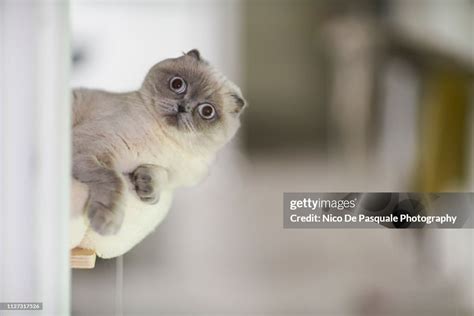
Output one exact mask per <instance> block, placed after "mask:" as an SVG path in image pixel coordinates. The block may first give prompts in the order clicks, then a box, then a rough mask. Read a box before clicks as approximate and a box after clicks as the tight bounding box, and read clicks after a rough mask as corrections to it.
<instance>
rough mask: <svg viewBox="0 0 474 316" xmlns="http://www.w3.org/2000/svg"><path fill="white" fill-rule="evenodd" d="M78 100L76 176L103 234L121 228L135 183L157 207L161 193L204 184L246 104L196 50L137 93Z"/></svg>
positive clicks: (159, 68)
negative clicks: (125, 199)
mask: <svg viewBox="0 0 474 316" xmlns="http://www.w3.org/2000/svg"><path fill="white" fill-rule="evenodd" d="M73 99H74V101H73V177H74V178H76V179H77V180H79V181H80V182H83V183H85V184H87V185H88V187H89V192H90V194H89V201H88V204H87V207H86V211H87V215H88V218H89V221H90V225H91V227H92V229H93V230H95V231H96V232H98V233H99V234H102V235H110V234H115V233H116V232H117V231H118V230H119V229H120V227H121V224H122V222H123V218H124V214H125V210H124V207H123V203H122V200H123V196H124V194H126V192H127V183H132V185H133V186H134V189H135V191H136V194H137V198H139V199H141V200H142V201H143V202H144V203H150V204H154V203H157V202H158V200H159V194H160V190H163V189H174V188H177V187H180V186H189V185H194V184H196V183H197V182H198V181H199V180H200V179H202V177H203V176H205V175H206V174H207V170H208V167H209V165H210V163H211V162H212V161H213V158H214V156H215V154H216V152H217V151H218V149H219V148H221V147H222V146H223V145H224V144H225V143H227V142H228V141H229V140H230V139H231V138H232V136H233V135H234V134H235V133H236V131H237V129H238V128H239V125H240V121H239V115H240V113H241V112H242V110H243V108H244V107H245V104H246V102H245V101H244V99H243V97H242V94H241V92H240V89H239V88H238V87H237V86H236V85H235V84H233V83H232V82H230V81H229V80H227V79H226V78H225V77H224V76H223V75H222V74H220V73H219V72H218V71H217V70H216V69H215V68H213V67H212V66H210V65H209V64H208V63H207V62H206V61H205V60H203V59H202V58H201V56H200V53H199V52H198V51H197V50H195V49H194V50H191V51H189V52H188V53H186V54H184V55H183V56H181V57H178V58H171V59H166V60H163V61H161V62H159V63H158V64H156V65H154V66H153V67H152V68H151V70H150V71H149V72H148V74H147V75H146V77H145V80H144V82H143V84H142V86H141V87H140V88H139V89H138V90H136V91H132V92H127V93H112V92H106V91H101V90H91V89H76V90H74V92H73ZM127 177H128V178H129V179H127Z"/></svg>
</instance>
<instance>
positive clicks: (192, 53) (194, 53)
mask: <svg viewBox="0 0 474 316" xmlns="http://www.w3.org/2000/svg"><path fill="white" fill-rule="evenodd" d="M186 55H188V56H191V57H193V58H195V59H196V60H197V61H201V53H200V52H199V51H198V50H197V49H195V48H194V49H191V50H190V51H189V52H187V53H186Z"/></svg>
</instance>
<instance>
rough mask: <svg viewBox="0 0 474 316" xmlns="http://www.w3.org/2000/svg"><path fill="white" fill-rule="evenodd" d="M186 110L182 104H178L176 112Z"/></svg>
mask: <svg viewBox="0 0 474 316" xmlns="http://www.w3.org/2000/svg"><path fill="white" fill-rule="evenodd" d="M184 112H186V107H185V106H184V105H182V104H178V113H184Z"/></svg>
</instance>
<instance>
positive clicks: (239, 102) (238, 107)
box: [230, 93, 247, 114]
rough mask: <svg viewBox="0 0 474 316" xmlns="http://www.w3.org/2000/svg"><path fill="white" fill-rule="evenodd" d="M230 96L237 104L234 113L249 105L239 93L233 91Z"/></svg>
mask: <svg viewBox="0 0 474 316" xmlns="http://www.w3.org/2000/svg"><path fill="white" fill-rule="evenodd" d="M230 96H231V97H232V100H233V101H234V104H235V107H234V111H233V113H237V114H239V113H240V112H242V110H243V109H244V108H245V107H246V106H247V102H246V101H245V99H244V98H242V97H241V96H240V95H239V94H237V93H232V94H231V95H230Z"/></svg>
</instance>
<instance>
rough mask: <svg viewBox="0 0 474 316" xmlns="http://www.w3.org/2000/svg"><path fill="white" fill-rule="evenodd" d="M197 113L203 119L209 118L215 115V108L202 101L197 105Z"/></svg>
mask: <svg viewBox="0 0 474 316" xmlns="http://www.w3.org/2000/svg"><path fill="white" fill-rule="evenodd" d="M198 113H199V115H200V116H201V117H202V118H203V119H205V120H210V119H213V118H214V117H215V116H216V109H214V107H213V106H212V105H210V104H209V103H203V104H201V105H199V106H198Z"/></svg>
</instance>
